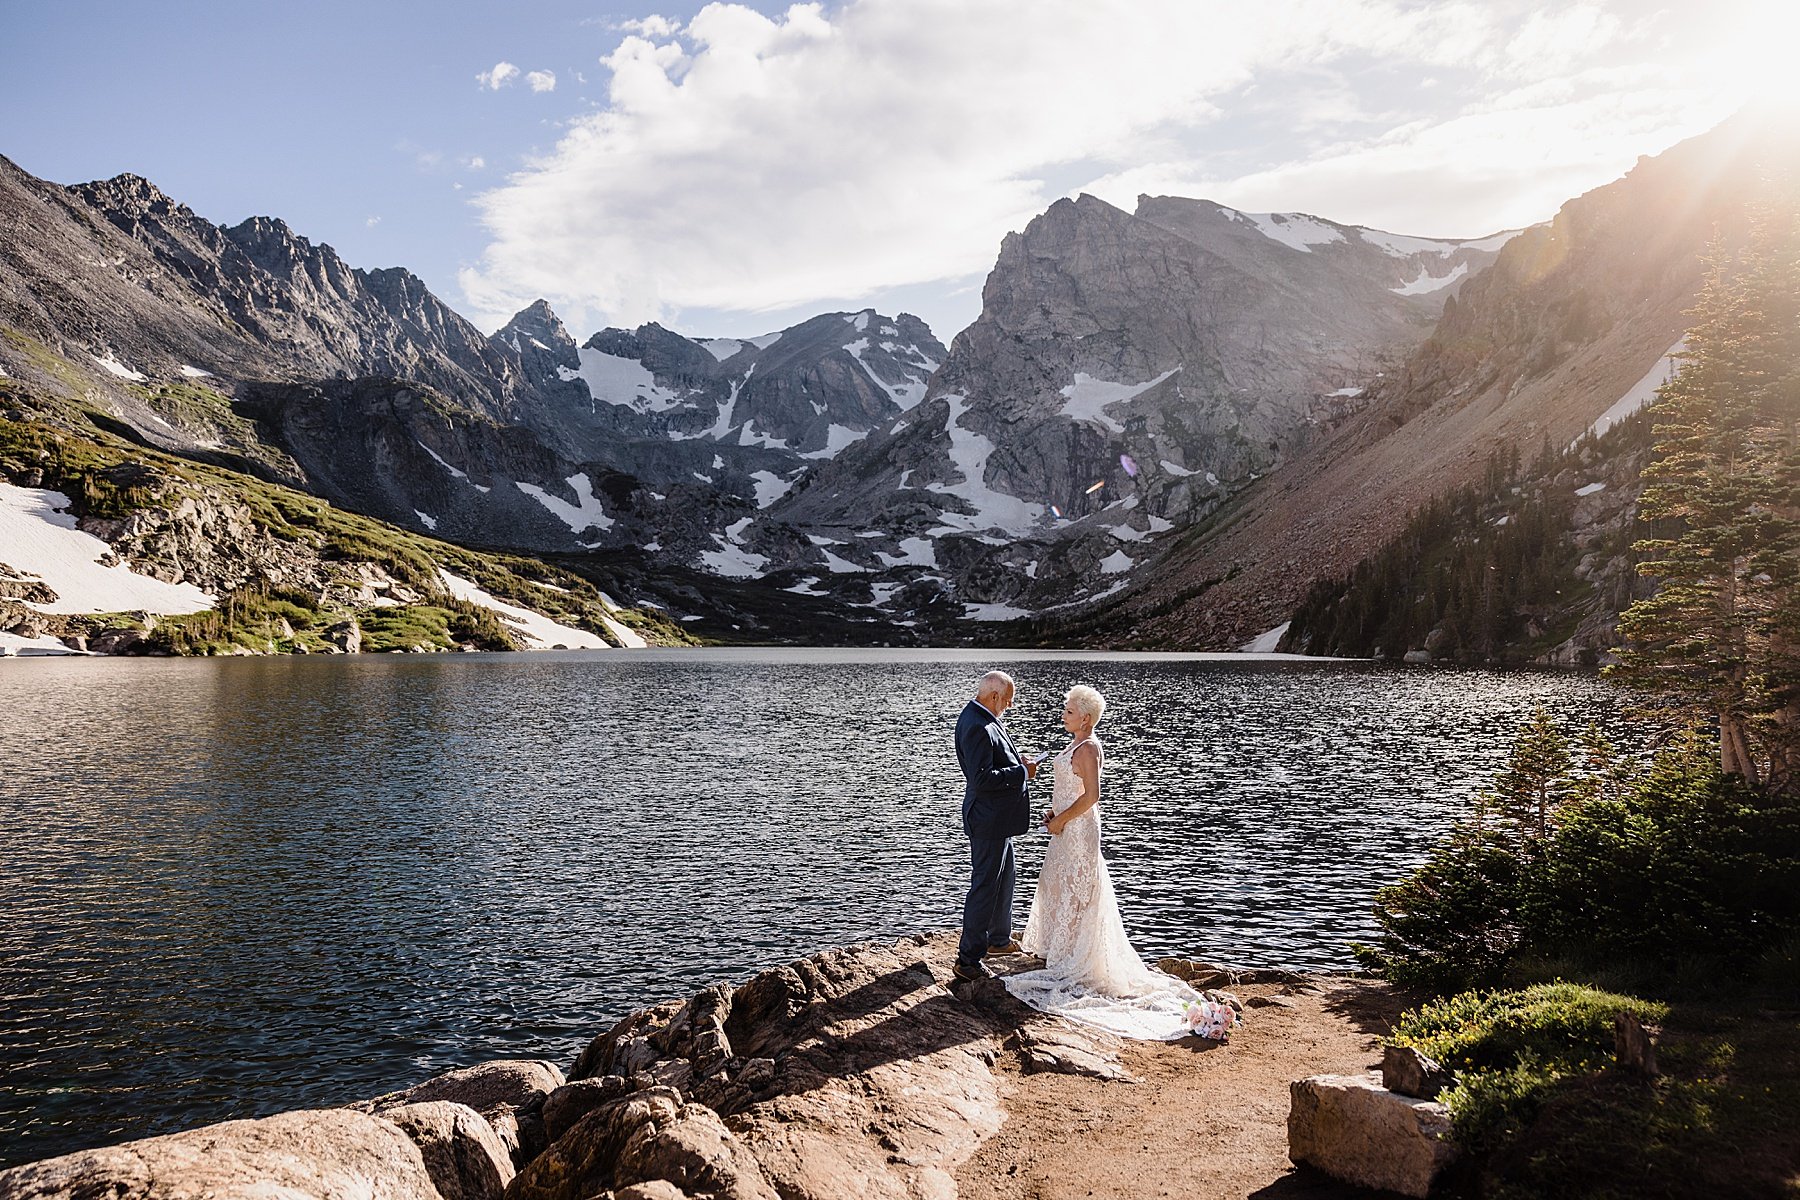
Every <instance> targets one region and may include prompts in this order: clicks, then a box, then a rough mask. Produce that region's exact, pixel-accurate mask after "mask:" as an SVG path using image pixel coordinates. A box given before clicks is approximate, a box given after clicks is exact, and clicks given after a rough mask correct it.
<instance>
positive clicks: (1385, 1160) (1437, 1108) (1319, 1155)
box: [1288, 1075, 1456, 1197]
mask: <svg viewBox="0 0 1800 1200" xmlns="http://www.w3.org/2000/svg"><path fill="white" fill-rule="evenodd" d="M1288 1093H1289V1098H1290V1101H1291V1107H1290V1108H1289V1110H1288V1157H1289V1158H1291V1159H1293V1160H1294V1161H1295V1162H1296V1163H1302V1164H1305V1165H1307V1166H1312V1167H1316V1168H1318V1169H1319V1170H1321V1171H1323V1172H1325V1173H1326V1174H1327V1175H1330V1176H1332V1177H1333V1178H1335V1179H1342V1180H1344V1181H1345V1182H1347V1183H1354V1184H1357V1185H1359V1186H1361V1187H1368V1188H1385V1189H1387V1190H1388V1191H1391V1192H1398V1193H1400V1194H1401V1195H1403V1196H1419V1197H1423V1196H1425V1195H1427V1194H1428V1193H1429V1192H1430V1191H1431V1185H1432V1183H1433V1181H1434V1180H1436V1179H1437V1177H1438V1173H1439V1172H1440V1171H1442V1170H1443V1169H1444V1167H1445V1166H1446V1165H1448V1164H1449V1162H1450V1160H1451V1159H1452V1158H1454V1157H1455V1154H1456V1150H1455V1147H1454V1145H1452V1143H1451V1141H1450V1111H1449V1110H1448V1109H1447V1108H1445V1107H1444V1106H1443V1105H1442V1104H1438V1103H1436V1102H1435V1101H1431V1100H1420V1099H1416V1098H1414V1097H1412V1096H1402V1095H1399V1094H1398V1093H1395V1092H1390V1091H1388V1090H1387V1089H1386V1088H1384V1087H1382V1086H1381V1084H1380V1082H1379V1081H1378V1080H1376V1079H1375V1078H1374V1077H1372V1076H1368V1075H1314V1076H1313V1077H1311V1078H1310V1079H1296V1080H1295V1081H1294V1082H1293V1083H1291V1084H1289V1085H1288Z"/></svg>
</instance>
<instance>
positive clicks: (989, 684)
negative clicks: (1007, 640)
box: [975, 671, 1013, 696]
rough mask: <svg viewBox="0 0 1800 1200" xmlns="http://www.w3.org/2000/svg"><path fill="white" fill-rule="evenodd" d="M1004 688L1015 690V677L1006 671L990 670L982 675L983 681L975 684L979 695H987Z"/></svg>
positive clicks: (976, 692)
mask: <svg viewBox="0 0 1800 1200" xmlns="http://www.w3.org/2000/svg"><path fill="white" fill-rule="evenodd" d="M1002 690H1005V691H1008V692H1010V691H1012V690H1013V677H1012V676H1011V675H1008V674H1007V673H1006V672H1005V671H989V672H988V673H987V674H986V675H983V676H982V677H981V682H980V683H978V684H976V685H975V694H976V695H977V696H986V695H989V694H990V693H993V692H998V691H1002Z"/></svg>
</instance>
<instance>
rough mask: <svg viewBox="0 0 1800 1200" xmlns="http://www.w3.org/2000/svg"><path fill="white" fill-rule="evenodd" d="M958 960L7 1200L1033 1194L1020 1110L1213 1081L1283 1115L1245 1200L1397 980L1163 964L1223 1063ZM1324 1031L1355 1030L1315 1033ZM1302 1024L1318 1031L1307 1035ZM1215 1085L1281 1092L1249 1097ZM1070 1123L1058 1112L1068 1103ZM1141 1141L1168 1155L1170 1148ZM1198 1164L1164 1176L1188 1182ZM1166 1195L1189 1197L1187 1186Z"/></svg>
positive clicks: (1266, 1116)
mask: <svg viewBox="0 0 1800 1200" xmlns="http://www.w3.org/2000/svg"><path fill="white" fill-rule="evenodd" d="M953 953H954V939H953V937H952V936H950V935H946V934H937V935H930V936H924V935H921V936H915V937H909V938H903V939H901V940H899V941H897V942H894V943H867V944H863V945H858V946H852V947H847V948H843V949H836V950H829V951H825V952H823V953H820V954H816V955H814V956H812V957H810V958H806V959H801V960H799V961H797V962H794V963H791V964H788V965H786V966H782V967H777V968H774V969H771V970H767V971H764V972H762V973H760V974H758V975H756V976H755V977H753V978H751V979H750V980H748V981H747V982H744V983H742V984H739V985H735V986H734V985H732V984H728V983H721V984H717V985H714V986H712V987H708V988H705V989H703V990H701V991H699V992H696V993H695V994H693V995H692V996H690V997H688V998H686V999H685V1000H672V1001H669V1002H666V1003H662V1004H656V1005H652V1006H649V1007H646V1008H642V1009H639V1010H637V1011H635V1012H633V1013H631V1014H629V1015H628V1016H626V1017H625V1018H624V1019H622V1020H620V1021H618V1022H617V1023H616V1024H614V1025H613V1026H612V1027H611V1028H609V1029H607V1030H605V1031H604V1032H601V1033H599V1034H598V1035H597V1036H596V1037H594V1038H593V1040H592V1041H591V1042H590V1043H589V1044H588V1046H587V1047H586V1049H584V1050H583V1051H582V1052H581V1054H580V1056H579V1057H578V1058H577V1059H576V1060H575V1062H574V1063H573V1064H572V1065H571V1067H570V1068H569V1070H568V1071H567V1073H566V1074H565V1072H564V1071H562V1070H560V1069H559V1068H558V1067H556V1066H555V1065H554V1064H551V1063H549V1062H544V1061H535V1060H502V1061H498V1062H490V1063H483V1064H480V1065H477V1066H472V1067H467V1068H463V1069H461V1070H457V1071H451V1072H448V1073H446V1074H442V1075H439V1076H436V1077H434V1078H432V1079H429V1080H426V1081H425V1082H423V1083H420V1084H418V1085H417V1086H414V1087H411V1088H408V1089H406V1090H404V1091H399V1092H394V1093H390V1094H388V1095H384V1096H379V1097H375V1098H372V1099H367V1100H362V1101H359V1102H355V1103H351V1104H347V1105H345V1106H344V1107H341V1108H334V1109H319V1110H310V1111H299V1112H288V1113H281V1114H278V1115H276V1116H271V1117H265V1118H261V1119H257V1120H241V1121H228V1122H225V1123H223V1124H219V1125H212V1126H207V1127H205V1128H201V1129H194V1130H189V1131H186V1132H183V1133H176V1134H171V1135H165V1136H161V1137H153V1138H146V1139H142V1140H140V1141H135V1142H129V1143H125V1144H122V1145H117V1146H109V1147H103V1148H98V1149H93V1150H85V1151H79V1152H77V1153H74V1154H69V1155H64V1156H62V1157H58V1158H53V1159H47V1160H43V1161H40V1162H35V1163H27V1164H25V1165H23V1166H19V1167H15V1168H12V1169H11V1170H7V1171H4V1172H0V1198H4V1200H27V1198H29V1200H53V1198H54V1200H65V1198H66V1200H77V1198H81V1200H86V1198H88V1197H100V1196H105V1197H109V1198H112V1200H125V1198H127V1197H136V1196H145V1197H149V1196H155V1197H158V1198H159V1200H176V1198H181V1197H202V1196H205V1197H234V1196H244V1197H252V1196H254V1197H273V1196H281V1197H318V1198H320V1200H326V1198H331V1200H338V1198H340V1197H343V1198H348V1197H367V1198H369V1200H389V1198H392V1200H400V1198H402V1197H407V1198H419V1200H439V1198H441V1200H590V1198H611V1200H778V1198H779V1200H814V1198H816V1200H831V1198H837V1197H846V1196H856V1197H859V1198H860V1200H888V1198H892V1200H913V1198H918V1197H943V1198H946V1200H948V1198H950V1197H955V1196H958V1195H961V1194H971V1195H984V1194H985V1195H1005V1194H1024V1193H1023V1192H1022V1191H1011V1192H1010V1193H1009V1189H1010V1188H1011V1187H1012V1185H1013V1184H1014V1183H1017V1184H1018V1185H1019V1187H1020V1188H1021V1189H1022V1188H1023V1187H1024V1181H1023V1180H1022V1179H1015V1178H1014V1176H1016V1175H1017V1173H1018V1171H1019V1164H1018V1162H1017V1161H1014V1162H1013V1168H1012V1173H1011V1174H1008V1175H1004V1176H1001V1177H999V1178H995V1177H993V1176H992V1174H991V1171H990V1169H991V1168H993V1166H994V1164H996V1163H998V1162H1002V1161H1006V1158H1005V1156H1006V1155H1007V1154H1016V1153H1017V1151H1018V1150H1019V1149H1020V1147H1021V1146H1026V1145H1028V1146H1029V1147H1030V1148H1031V1151H1032V1153H1033V1154H1034V1155H1040V1154H1041V1153H1042V1152H1043V1149H1044V1147H1045V1146H1046V1145H1049V1144H1050V1143H1048V1142H1046V1141H1044V1139H1043V1138H1041V1137H1026V1138H1024V1140H1023V1141H1022V1142H1018V1143H1017V1144H1015V1143H1014V1142H1009V1141H1008V1139H1009V1138H1013V1139H1015V1140H1016V1139H1018V1138H1019V1136H1020V1135H1021V1132H1022V1131H1023V1130H1025V1129H1026V1128H1027V1127H1028V1126H1029V1125H1030V1123H1031V1122H1030V1118H1028V1116H1027V1115H1026V1114H1025V1112H1024V1110H1023V1109H1017V1106H1016V1105H1015V1104H1014V1102H1013V1100H1014V1097H1016V1096H1017V1095H1020V1094H1026V1093H1030V1092H1031V1091H1032V1089H1033V1088H1036V1089H1037V1090H1038V1091H1042V1090H1043V1088H1044V1087H1046V1086H1047V1087H1049V1088H1051V1089H1053V1090H1054V1089H1059V1088H1071V1087H1072V1088H1078V1089H1079V1088H1088V1089H1094V1088H1098V1089H1102V1091H1101V1092H1100V1093H1098V1094H1099V1095H1100V1096H1102V1099H1101V1100H1100V1103H1101V1104H1102V1106H1105V1105H1107V1104H1116V1103H1118V1098H1120V1097H1123V1096H1125V1095H1127V1094H1129V1095H1130V1096H1131V1097H1133V1101H1132V1102H1133V1103H1150V1104H1153V1105H1154V1104H1155V1103H1156V1102H1157V1099H1158V1096H1159V1095H1160V1091H1161V1089H1162V1088H1163V1086H1164V1084H1165V1083H1166V1084H1168V1085H1169V1086H1180V1087H1191V1086H1197V1085H1205V1086H1211V1084H1209V1083H1208V1081H1209V1079H1210V1080H1211V1082H1212V1084H1218V1085H1223V1086H1222V1090H1221V1092H1220V1094H1219V1095H1218V1097H1217V1099H1218V1101H1219V1102H1220V1103H1221V1104H1224V1105H1228V1106H1232V1107H1234V1109H1235V1108H1236V1107H1240V1106H1245V1105H1251V1106H1252V1107H1254V1105H1252V1100H1251V1097H1253V1096H1259V1095H1261V1094H1262V1092H1267V1093H1268V1096H1267V1097H1266V1099H1267V1101H1268V1103H1267V1111H1265V1112H1262V1117H1263V1119H1262V1120H1261V1121H1260V1122H1250V1123H1248V1124H1245V1125H1244V1126H1243V1132H1245V1133H1247V1134H1249V1135H1250V1142H1253V1143H1254V1146H1251V1145H1250V1144H1249V1142H1247V1143H1245V1146H1243V1147H1239V1150H1240V1151H1242V1152H1241V1153H1239V1154H1238V1155H1237V1157H1236V1158H1233V1157H1232V1156H1231V1155H1229V1154H1223V1153H1222V1154H1221V1155H1219V1156H1217V1157H1215V1158H1214V1159H1212V1160H1210V1161H1209V1163H1208V1164H1207V1166H1206V1168H1205V1169H1206V1170H1209V1171H1215V1173H1216V1170H1217V1169H1219V1168H1220V1167H1221V1164H1229V1163H1236V1164H1237V1166H1236V1167H1233V1168H1232V1169H1239V1170H1240V1171H1241V1170H1248V1171H1249V1172H1250V1173H1249V1174H1248V1175H1245V1176H1244V1177H1243V1180H1242V1181H1241V1182H1232V1183H1229V1184H1225V1181H1224V1180H1222V1179H1212V1176H1207V1178H1208V1179H1212V1183H1211V1184H1210V1185H1209V1186H1213V1187H1216V1186H1219V1185H1225V1186H1227V1187H1228V1188H1230V1189H1235V1188H1236V1187H1238V1186H1242V1187H1244V1190H1243V1191H1242V1192H1238V1193H1236V1194H1245V1195H1247V1194H1249V1192H1250V1191H1251V1190H1254V1189H1253V1188H1252V1187H1250V1186H1249V1185H1250V1183H1252V1182H1253V1181H1254V1179H1255V1178H1259V1177H1264V1176H1267V1175H1268V1174H1269V1172H1270V1171H1271V1170H1273V1171H1274V1172H1275V1174H1276V1176H1279V1175H1282V1174H1286V1173H1288V1172H1291V1170H1292V1168H1291V1167H1290V1166H1289V1165H1288V1164H1287V1163H1286V1160H1285V1144H1286V1143H1285V1125H1284V1124H1283V1120H1284V1118H1285V1115H1286V1112H1285V1104H1279V1105H1278V1103H1277V1097H1276V1091H1277V1090H1279V1092H1280V1093H1281V1095H1282V1096H1285V1092H1286V1088H1287V1081H1288V1080H1291V1079H1292V1078H1295V1074H1294V1072H1295V1070H1296V1069H1297V1068H1302V1069H1300V1070H1299V1073H1300V1074H1310V1073H1314V1072H1315V1071H1332V1070H1343V1069H1355V1068H1356V1067H1358V1066H1359V1065H1361V1066H1367V1065H1368V1060H1369V1057H1370V1056H1371V1055H1373V1056H1375V1057H1379V1055H1378V1052H1377V1051H1376V1050H1375V1049H1374V1047H1375V1045H1376V1042H1377V1040H1378V1035H1379V1033H1380V1032H1384V1031H1385V1030H1384V1029H1382V1028H1380V1027H1381V1026H1383V1025H1384V1024H1385V1023H1386V1022H1387V1021H1389V1020H1391V1017H1392V1011H1389V1010H1392V1009H1393V1004H1392V1003H1390V1002H1389V1000H1390V999H1391V998H1389V997H1387V994H1386V988H1385V985H1382V984H1379V983H1376V982H1374V981H1368V980H1360V979H1352V978H1347V977H1342V976H1315V975H1303V974H1295V973H1288V972H1226V971H1224V970H1223V969H1221V968H1216V967H1210V966H1207V965H1206V964H1202V963H1197V962H1191V961H1187V960H1165V961H1164V962H1163V964H1161V965H1162V966H1163V967H1164V968H1165V969H1168V970H1171V971H1172V972H1174V973H1179V974H1182V975H1184V976H1186V977H1188V978H1190V979H1192V980H1193V981H1194V982H1195V983H1197V984H1198V985H1199V986H1203V987H1207V986H1220V985H1224V984H1230V985H1233V986H1235V987H1237V989H1238V990H1239V993H1240V994H1241V995H1243V996H1245V997H1246V999H1245V1003H1246V1005H1247V1007H1249V1008H1250V1009H1251V1010H1252V1011H1251V1013H1250V1024H1249V1027H1248V1030H1247V1032H1248V1034H1249V1035H1250V1036H1249V1037H1248V1038H1244V1037H1241V1036H1240V1038H1239V1039H1237V1040H1234V1042H1233V1043H1232V1045H1231V1046H1229V1047H1224V1048H1222V1052H1221V1053H1205V1051H1210V1050H1218V1049H1221V1048H1219V1047H1218V1046H1217V1044H1216V1043H1210V1042H1199V1041H1198V1039H1185V1040H1184V1041H1183V1042H1182V1043H1124V1042H1122V1041H1121V1040H1120V1039H1118V1038H1115V1037H1113V1036H1111V1035H1109V1034H1106V1033H1102V1032H1099V1031H1096V1030H1090V1029H1086V1028H1083V1027H1080V1026H1076V1025H1074V1024H1072V1023H1070V1022H1067V1021H1064V1020H1061V1019H1059V1018H1054V1017H1049V1016H1046V1015H1044V1014H1041V1013H1037V1012H1035V1011H1033V1010H1031V1009H1029V1008H1026V1007H1025V1006H1023V1005H1022V1004H1020V1003H1019V1002H1017V1001H1016V1000H1014V999H1013V998H1012V996H1011V995H1010V994H1009V993H1008V992H1007V991H1006V990H1005V988H1004V987H1003V986H1001V985H1000V984H999V983H998V982H997V981H984V982H982V983H980V984H976V985H963V984H956V985H955V990H954V992H953V991H952V989H951V985H952V977H951V973H950V962H951V958H952V955H953ZM1365 1010H1366V1011H1365ZM1320 1020H1324V1021H1328V1022H1333V1023H1335V1024H1333V1026H1332V1028H1330V1029H1326V1030H1323V1031H1321V1030H1320V1029H1316V1028H1311V1026H1312V1025H1317V1024H1318V1022H1319V1021H1320ZM1288 1026H1294V1028H1295V1030H1296V1031H1297V1033H1299V1034H1301V1035H1303V1036H1294V1037H1290V1036H1287V1035H1286V1034H1284V1033H1283V1032H1282V1031H1283V1030H1284V1029H1286V1027H1288ZM1339 1026H1341V1028H1338V1027H1339ZM1259 1027H1266V1028H1261V1029H1259ZM1257 1037H1262V1038H1264V1039H1276V1040H1275V1041H1271V1042H1270V1045H1271V1046H1275V1045H1277V1044H1279V1046H1280V1047H1281V1048H1282V1054H1281V1055H1272V1054H1270V1053H1269V1051H1268V1050H1260V1049H1258V1047H1257V1046H1256V1045H1255V1044H1254V1043H1255V1039H1256V1038H1257ZM1189 1042H1193V1043H1195V1046H1189V1045H1188V1043H1189ZM1246 1043H1249V1044H1246ZM1197 1051H1198V1052H1197ZM1352 1060H1354V1061H1352ZM1265 1067H1266V1068H1267V1069H1266V1070H1265V1069H1264V1068H1265ZM1220 1070H1224V1071H1228V1072H1229V1071H1239V1072H1242V1071H1250V1072H1252V1073H1257V1074H1258V1075H1259V1078H1260V1075H1263V1074H1266V1075H1267V1076H1268V1078H1267V1079H1266V1080H1263V1081H1261V1082H1257V1081H1253V1080H1245V1079H1239V1080H1237V1081H1236V1082H1235V1083H1231V1082H1229V1081H1228V1080H1227V1079H1226V1078H1225V1077H1224V1076H1219V1075H1218V1072H1219V1071H1220ZM1208 1072H1211V1075H1209V1074H1208ZM1213 1076H1218V1077H1217V1078H1213ZM1146 1082H1148V1083H1149V1084H1150V1085H1151V1086H1149V1087H1141V1086H1133V1085H1140V1084H1145V1083H1146ZM1121 1087H1123V1088H1125V1089H1126V1091H1125V1092H1120V1091H1118V1089H1120V1088H1121ZM1259 1088H1260V1089H1261V1090H1260V1091H1259V1090H1258V1089H1259ZM1068 1103H1069V1101H1068V1098H1067V1097H1063V1098H1062V1099H1059V1100H1057V1101H1056V1102H1055V1104H1054V1105H1053V1106H1052V1107H1053V1109H1054V1110H1055V1111H1058V1112H1060V1111H1062V1110H1063V1109H1065V1108H1066V1107H1067V1104H1068ZM1256 1103H1258V1104H1260V1103H1261V1101H1257V1102H1256ZM1277 1107H1279V1108H1280V1110H1281V1111H1280V1112H1277V1111H1276V1108H1277ZM1016 1109H1017V1110H1016ZM1015 1110H1016V1111H1015ZM1165 1124H1166V1122H1165ZM1115 1132H1116V1131H1115ZM1142 1132H1144V1134H1145V1138H1146V1140H1145V1142H1144V1147H1145V1150H1146V1151H1149V1150H1150V1147H1151V1142H1150V1141H1149V1140H1147V1139H1148V1138H1149V1136H1150V1132H1151V1131H1149V1130H1144V1131H1142ZM1156 1132H1157V1136H1158V1137H1159V1138H1160V1137H1163V1136H1166V1135H1167V1133H1168V1129H1166V1128H1161V1129H1159V1130H1157V1131H1156ZM1128 1133H1129V1136H1130V1137H1131V1138H1133V1139H1135V1138H1136V1137H1137V1133H1136V1132H1133V1131H1128ZM1008 1146H1012V1149H1011V1150H1009V1149H1008ZM1186 1148H1187V1149H1191V1147H1186ZM1183 1149H1184V1147H1182V1146H1171V1147H1170V1151H1169V1153H1168V1154H1166V1155H1164V1154H1161V1153H1160V1151H1159V1152H1158V1155H1152V1156H1151V1157H1152V1158H1153V1159H1155V1158H1157V1157H1161V1158H1164V1159H1166V1160H1167V1162H1166V1163H1165V1166H1167V1165H1168V1164H1170V1163H1174V1162H1176V1161H1178V1160H1179V1159H1181V1157H1182V1153H1181V1151H1182V1150H1183ZM1240 1160H1241V1161H1240ZM1034 1161H1035V1160H1034ZM1246 1164H1248V1165H1247V1166H1246ZM1075 1165H1076V1166H1080V1165H1081V1164H1080V1163H1077V1164H1075ZM1130 1169H1135V1168H1130ZM1162 1175H1163V1177H1164V1178H1165V1179H1166V1180H1168V1181H1169V1182H1171V1183H1174V1182H1177V1181H1178V1180H1179V1178H1180V1175H1181V1172H1179V1171H1176V1172H1175V1173H1174V1174H1173V1175H1171V1174H1169V1173H1168V1172H1167V1171H1164V1172H1162ZM1195 1178H1199V1177H1195ZM1233 1179H1234V1180H1235V1179H1236V1177H1233ZM1272 1181H1273V1180H1272V1178H1271V1179H1265V1182H1272ZM1190 1182H1191V1181H1190ZM1121 1183H1122V1185H1123V1186H1124V1187H1125V1190H1133V1189H1132V1188H1131V1187H1130V1185H1129V1182H1128V1181H1121ZM1314 1184H1315V1185H1316V1186H1322V1187H1325V1188H1326V1189H1327V1190H1323V1191H1317V1190H1308V1191H1307V1192H1306V1193H1305V1194H1308V1195H1335V1194H1340V1193H1339V1192H1338V1191H1335V1190H1331V1189H1333V1188H1335V1186H1336V1185H1332V1184H1330V1183H1329V1181H1325V1180H1323V1179H1322V1178H1321V1179H1318V1180H1315V1181H1314ZM1034 1190H1041V1189H1034ZM1176 1194H1183V1193H1182V1191H1181V1190H1180V1189H1177V1192H1176ZM1186 1194H1195V1193H1194V1192H1193V1191H1192V1189H1191V1188H1190V1189H1189V1190H1188V1192H1187V1193H1186ZM1208 1194H1220V1195H1225V1194H1232V1191H1231V1190H1226V1191H1212V1192H1209V1193H1208ZM1284 1194H1286V1193H1284ZM1295 1194H1300V1193H1295ZM1343 1194H1350V1193H1343Z"/></svg>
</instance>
